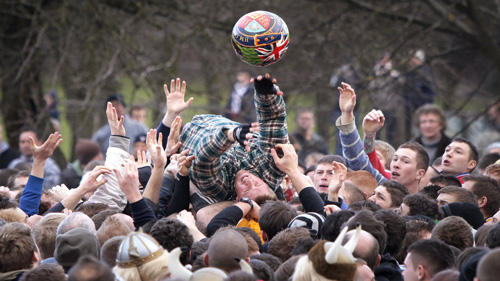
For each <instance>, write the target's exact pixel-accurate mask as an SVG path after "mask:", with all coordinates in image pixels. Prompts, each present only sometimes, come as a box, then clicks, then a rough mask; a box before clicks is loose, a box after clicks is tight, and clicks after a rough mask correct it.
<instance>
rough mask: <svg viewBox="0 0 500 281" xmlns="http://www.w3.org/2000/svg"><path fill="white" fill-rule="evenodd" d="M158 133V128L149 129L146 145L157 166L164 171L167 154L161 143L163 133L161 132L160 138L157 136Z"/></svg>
mask: <svg viewBox="0 0 500 281" xmlns="http://www.w3.org/2000/svg"><path fill="white" fill-rule="evenodd" d="M157 133H158V132H157V130H156V129H151V130H149V132H148V133H147V135H146V145H147V146H148V150H149V155H151V159H152V160H153V164H154V165H155V168H160V169H161V170H162V171H163V169H164V168H165V165H167V155H166V154H165V150H163V147H162V145H161V144H162V141H163V135H162V133H159V134H158V138H156V134H157Z"/></svg>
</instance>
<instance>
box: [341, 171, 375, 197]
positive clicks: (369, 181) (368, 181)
mask: <svg viewBox="0 0 500 281" xmlns="http://www.w3.org/2000/svg"><path fill="white" fill-rule="evenodd" d="M346 182H351V183H352V184H354V185H355V186H357V187H359V188H360V189H361V190H363V192H365V193H366V194H368V195H369V194H372V193H373V191H374V190H375V188H377V186H378V183H377V180H376V179H375V177H373V175H372V174H371V173H370V172H367V171H364V170H360V171H352V172H347V175H346Z"/></svg>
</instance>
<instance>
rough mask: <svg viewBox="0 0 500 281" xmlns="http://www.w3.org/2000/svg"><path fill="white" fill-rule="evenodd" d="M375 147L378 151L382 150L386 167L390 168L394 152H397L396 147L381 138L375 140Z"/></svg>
mask: <svg viewBox="0 0 500 281" xmlns="http://www.w3.org/2000/svg"><path fill="white" fill-rule="evenodd" d="M374 145H375V149H376V150H377V152H380V153H381V154H382V156H383V157H384V158H385V167H384V168H385V169H386V170H389V169H390V168H391V167H390V166H391V160H392V157H394V153H396V150H395V149H394V147H393V146H392V145H391V144H389V143H388V142H385V141H381V140H375V144H374Z"/></svg>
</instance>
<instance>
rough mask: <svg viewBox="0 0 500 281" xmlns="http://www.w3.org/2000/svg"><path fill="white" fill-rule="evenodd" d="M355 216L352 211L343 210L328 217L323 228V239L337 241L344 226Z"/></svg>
mask: <svg viewBox="0 0 500 281" xmlns="http://www.w3.org/2000/svg"><path fill="white" fill-rule="evenodd" d="M354 214H355V213H354V212H353V211H351V210H341V211H338V212H334V213H332V214H330V215H328V216H327V217H326V218H325V222H324V223H323V227H322V228H321V237H322V239H325V240H328V241H335V239H337V236H339V234H340V231H341V230H342V228H341V227H342V225H343V224H344V223H345V222H347V221H348V220H349V219H350V218H351V217H353V216H354Z"/></svg>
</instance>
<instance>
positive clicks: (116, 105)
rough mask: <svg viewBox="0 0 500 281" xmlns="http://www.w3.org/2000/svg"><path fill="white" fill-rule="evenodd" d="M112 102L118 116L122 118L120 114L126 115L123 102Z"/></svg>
mask: <svg viewBox="0 0 500 281" xmlns="http://www.w3.org/2000/svg"><path fill="white" fill-rule="evenodd" d="M111 104H112V105H113V107H114V108H116V114H117V115H118V118H120V116H125V108H123V104H122V103H121V102H120V101H119V100H112V101H111Z"/></svg>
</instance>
